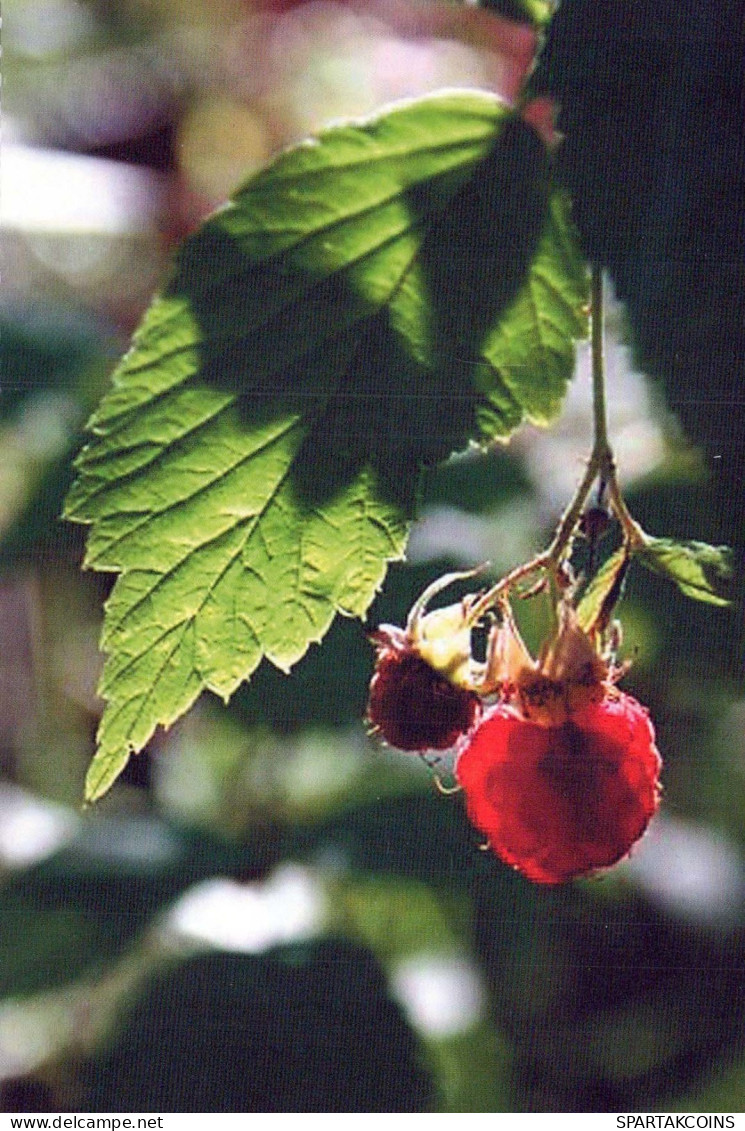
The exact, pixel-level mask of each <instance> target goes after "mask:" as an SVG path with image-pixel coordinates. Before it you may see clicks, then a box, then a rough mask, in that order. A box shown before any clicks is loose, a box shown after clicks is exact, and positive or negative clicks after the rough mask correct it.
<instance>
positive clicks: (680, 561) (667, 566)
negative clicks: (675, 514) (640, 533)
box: [634, 536, 732, 605]
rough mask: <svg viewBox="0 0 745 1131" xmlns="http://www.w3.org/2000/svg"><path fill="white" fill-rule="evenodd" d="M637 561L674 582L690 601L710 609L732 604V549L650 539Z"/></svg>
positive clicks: (669, 539) (667, 539) (637, 556)
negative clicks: (728, 590) (704, 603)
mask: <svg viewBox="0 0 745 1131" xmlns="http://www.w3.org/2000/svg"><path fill="white" fill-rule="evenodd" d="M634 557H635V559H636V560H637V561H639V562H641V564H642V565H644V566H646V567H647V569H650V570H652V571H653V572H654V573H659V574H662V576H663V577H668V578H669V579H670V580H671V581H674V582H675V584H676V585H677V586H678V589H680V591H681V593H685V595H686V597H693V598H694V599H695V600H696V601H705V602H706V603H707V604H709V605H729V604H730V603H731V601H730V598H729V596H728V595H727V583H728V582H729V580H730V578H731V577H732V551H731V550H730V548H729V546H710V545H709V544H708V543H706V542H676V541H674V540H673V539H672V538H651V537H649V536H647V540H646V542H645V544H644V545H643V546H642V547H640V548H639V549H637V550H636V551H635V554H634Z"/></svg>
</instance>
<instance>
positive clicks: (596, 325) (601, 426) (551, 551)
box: [468, 264, 647, 625]
mask: <svg viewBox="0 0 745 1131" xmlns="http://www.w3.org/2000/svg"><path fill="white" fill-rule="evenodd" d="M590 309H591V320H590V327H591V329H590V346H591V356H592V407H593V430H594V441H593V447H592V452H591V453H590V458H589V459H588V461H587V465H586V467H585V472H584V475H583V476H582V479H581V481H580V483H579V486H578V487H577V490H576V491H575V493H574V497H573V498H572V500H571V502H570V503H569V506H568V507H567V508H566V510H565V511H564V514H563V515H562V516H561V519H560V521H559V525H558V526H557V528H556V532H555V534H554V537H553V538H552V540H551V543H550V545H549V546H548V548H547V549H546V550H543V551H541V553H540V554H537V555H536V556H535V557H534V558H531V560H530V561H529V562H524V563H523V564H522V565H519V566H517V567H516V568H515V569H513V570H511V571H510V573H508V574H506V575H505V576H504V577H503V578H501V579H500V580H499V581H498V582H497V584H496V585H494V586H492V588H491V589H489V590H487V592H486V593H484V594H482V596H481V597H479V599H478V600H477V601H476V602H475V603H474V604H473V606H472V608H471V610H470V613H469V616H468V623H469V624H470V625H474V624H475V623H476V622H477V621H478V620H479V618H480V617H482V616H483V615H484V613H486V612H488V610H489V609H491V608H493V607H494V605H496V604H497V603H498V602H499V601H500V600H501V599H502V598H503V597H504V596H505V595H506V594H507V593H508V592H509V591H510V589H512V588H514V586H515V585H517V583H518V582H520V581H522V580H523V578H525V577H531V576H532V575H534V574H536V573H539V572H542V573H543V576H542V577H541V578H540V579H539V580H538V581H537V582H536V583H535V584H534V585H533V586H532V587H531V588H530V589H529V590H528V592H527V593H524V594H523V596H532V595H533V594H534V593H538V592H540V591H541V590H542V589H544V588H545V586H546V584H547V580H548V576H554V577H557V576H558V574H559V571H560V570H561V568H562V565H563V563H564V562H565V561H566V560H567V559H568V558H569V557H570V555H571V552H572V545H573V542H574V537H575V534H576V532H577V527H578V525H579V521H580V518H581V517H582V512H583V511H584V509H585V505H586V503H587V499H588V497H589V494H590V491H591V490H592V487H593V484H594V483H595V481H596V480H597V479H600V482H601V483H602V484H603V488H604V491H605V492H607V497H608V503H609V505H610V508H611V510H612V511H613V513H614V514H615V516H616V518H617V519H618V522H619V524H620V526H621V530H622V531H623V539H624V543H625V545H626V547H627V549H628V551H629V553H633V551H634V550H636V549H638V548H639V547H641V546H643V545H644V544H645V543H646V541H647V536H646V534H645V533H644V531H643V530H642V528H641V526H640V525H639V523H638V522H637V521H636V520H635V519H634V518H633V517H632V515H631V513H630V511H629V509H628V507H627V506H626V502H625V500H624V498H623V495H622V493H621V488H620V485H619V482H618V473H617V470H616V461H615V457H614V455H613V449H612V448H611V444H610V440H609V439H608V416H607V406H606V397H605V333H604V318H603V313H604V311H603V272H602V268H600V267H599V266H597V265H596V264H594V265H593V267H592V281H591V308H590Z"/></svg>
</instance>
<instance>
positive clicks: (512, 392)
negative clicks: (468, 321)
mask: <svg viewBox="0 0 745 1131" xmlns="http://www.w3.org/2000/svg"><path fill="white" fill-rule="evenodd" d="M588 299H589V294H588V275H587V266H586V263H585V260H584V259H583V257H582V255H581V252H580V250H579V245H578V243H577V240H576V237H575V235H574V231H573V229H572V226H571V222H570V219H569V202H568V200H567V198H566V197H565V196H564V195H563V194H561V193H556V194H554V196H553V197H552V199H551V202H550V207H549V211H548V216H547V220H546V225H545V228H544V231H543V235H542V238H541V241H540V244H539V246H538V250H537V252H536V255H535V258H534V259H533V262H532V263H531V265H530V270H529V271H528V273H527V275H526V277H525V281H524V282H523V285H522V287H521V288H520V290H519V292H518V294H517V296H516V297H515V299H514V300H513V301H512V303H511V304H510V305H509V306H508V307H507V309H506V310H505V311H504V313H503V314H502V316H501V318H500V319H499V320H498V321H497V322H496V324H495V325H494V328H493V330H492V332H491V333H490V334H489V335H488V336H487V339H486V341H485V342H484V345H483V350H482V352H483V357H484V360H483V362H482V363H481V365H480V366H479V368H478V371H477V382H478V384H479V388H480V390H481V392H482V393H483V394H484V396H485V398H486V400H487V407H485V408H482V409H481V410H480V413H479V418H480V423H481V428H482V431H483V433H484V434H485V435H486V436H487V437H490V438H491V437H504V436H506V435H509V433H510V432H511V431H512V430H513V429H514V428H515V426H516V424H518V423H519V422H520V420H521V419H522V417H523V416H525V417H526V418H527V419H528V420H529V421H531V422H532V423H533V424H539V425H546V424H550V423H551V422H552V421H553V420H555V419H556V417H557V416H558V414H559V411H560V409H561V405H562V402H563V399H564V395H565V393H566V388H567V384H568V383H569V380H570V378H571V377H572V374H573V373H574V362H575V346H574V342H575V340H576V339H578V338H584V337H586V336H587V333H588V306H587V304H588Z"/></svg>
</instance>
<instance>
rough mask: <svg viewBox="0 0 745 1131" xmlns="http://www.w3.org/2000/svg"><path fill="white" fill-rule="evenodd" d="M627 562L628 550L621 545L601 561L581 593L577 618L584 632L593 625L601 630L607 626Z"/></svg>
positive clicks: (618, 594)
mask: <svg viewBox="0 0 745 1131" xmlns="http://www.w3.org/2000/svg"><path fill="white" fill-rule="evenodd" d="M628 562H629V553H628V550H627V549H626V547H625V546H621V548H620V549H618V550H616V551H615V553H613V554H611V555H610V557H609V558H607V560H606V561H605V562H603V564H602V566H601V567H600V569H599V570H598V571H597V573H596V574H595V576H594V577H593V579H592V581H590V583H589V584H588V586H587V588H586V589H585V591H584V593H583V594H582V599H581V601H580V602H579V604H578V605H577V620H578V621H579V624H580V627H581V628H583V629H584V630H585V632H589V631H590V630H591V629H593V628H595V627H599V628H600V629H601V630H602V629H603V628H604V627H606V626H607V619H608V617H609V616H610V613H611V612H612V607H613V606H614V605H615V604H616V601H617V600H618V598H619V596H620V593H619V589H621V588H622V584H623V579H624V576H625V573H626V567H627V565H628ZM608 603H610V605H611V608H610V609H608V610H607V615H606V608H607V605H608ZM603 620H606V624H605V625H604V624H602V621H603ZM599 622H600V623H599Z"/></svg>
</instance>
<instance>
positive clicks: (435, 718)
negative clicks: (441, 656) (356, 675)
mask: <svg viewBox="0 0 745 1131" xmlns="http://www.w3.org/2000/svg"><path fill="white" fill-rule="evenodd" d="M480 715H481V700H480V699H479V697H478V695H476V694H474V692H472V691H466V690H464V689H463V688H461V687H456V686H455V685H454V684H452V683H451V682H450V681H449V680H447V679H446V678H445V676H443V675H440V673H439V672H436V671H435V669H434V668H433V667H431V666H430V665H429V664H428V663H427V661H426V660H423V659H422V658H421V657H420V656H418V655H417V654H416V652H415V651H413V650H412V649H411V648H410V647H406V646H403V647H402V646H395V645H392V644H391V645H390V646H388V645H386V644H382V645H379V647H378V662H377V666H376V669H375V674H374V675H373V677H372V681H371V683H370V699H369V702H368V707H367V717H368V720H369V721H370V723H371V724H372V726H373V728H374V730H375V731H376V732H377V733H378V734H379V735H380V736H381V738H384V739H385V741H386V742H388V743H389V744H390V745H391V746H395V747H397V749H399V750H411V751H424V750H447V749H448V748H449V747H451V746H453V745H454V744H455V743H456V742H457V741H458V739H459V738H461V737H462V736H463V735H464V734H467V733H468V731H469V730H470V729H471V728H472V727H473V726H474V724H475V723H476V721H477V719H478V718H479V717H480Z"/></svg>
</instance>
